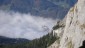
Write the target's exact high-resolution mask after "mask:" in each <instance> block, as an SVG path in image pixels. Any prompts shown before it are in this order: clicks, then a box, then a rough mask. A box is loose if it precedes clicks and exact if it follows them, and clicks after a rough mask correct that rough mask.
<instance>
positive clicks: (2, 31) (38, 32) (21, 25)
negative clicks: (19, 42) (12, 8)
mask: <svg viewBox="0 0 85 48" xmlns="http://www.w3.org/2000/svg"><path fill="white" fill-rule="evenodd" d="M55 22H56V20H53V19H51V18H43V17H39V16H32V15H30V14H21V13H18V12H17V13H14V12H6V11H0V36H6V37H10V38H26V39H35V38H39V37H41V36H43V35H45V34H47V33H48V32H49V31H50V30H51V28H52V27H53V25H54V24H55ZM48 28H49V30H48Z"/></svg>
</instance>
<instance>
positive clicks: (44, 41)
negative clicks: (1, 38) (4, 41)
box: [0, 33, 57, 48]
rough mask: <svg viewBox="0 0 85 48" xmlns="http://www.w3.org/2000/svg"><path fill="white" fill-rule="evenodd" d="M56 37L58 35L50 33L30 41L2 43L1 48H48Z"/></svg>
mask: <svg viewBox="0 0 85 48" xmlns="http://www.w3.org/2000/svg"><path fill="white" fill-rule="evenodd" d="M56 39H57V37H55V36H53V33H49V34H47V35H45V36H43V37H41V38H39V39H34V40H32V41H30V42H24V43H19V44H9V45H0V48H47V47H48V46H50V45H51V44H52V43H54V41H55V40H56Z"/></svg>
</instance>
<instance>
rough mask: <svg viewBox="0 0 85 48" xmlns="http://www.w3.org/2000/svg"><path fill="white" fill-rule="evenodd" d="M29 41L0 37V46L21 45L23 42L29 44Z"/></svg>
mask: <svg viewBox="0 0 85 48" xmlns="http://www.w3.org/2000/svg"><path fill="white" fill-rule="evenodd" d="M29 41H30V40H27V39H23V38H17V39H14V38H8V37H3V36H0V45H2V44H3V45H5V44H17V43H23V42H29Z"/></svg>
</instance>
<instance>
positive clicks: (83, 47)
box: [79, 40, 85, 48]
mask: <svg viewBox="0 0 85 48" xmlns="http://www.w3.org/2000/svg"><path fill="white" fill-rule="evenodd" d="M79 48H85V40H84V41H83V43H82V46H80V47H79Z"/></svg>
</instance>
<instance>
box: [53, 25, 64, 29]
mask: <svg viewBox="0 0 85 48" xmlns="http://www.w3.org/2000/svg"><path fill="white" fill-rule="evenodd" d="M60 27H63V26H61V25H55V26H54V27H53V30H56V29H58V28H60Z"/></svg>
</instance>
